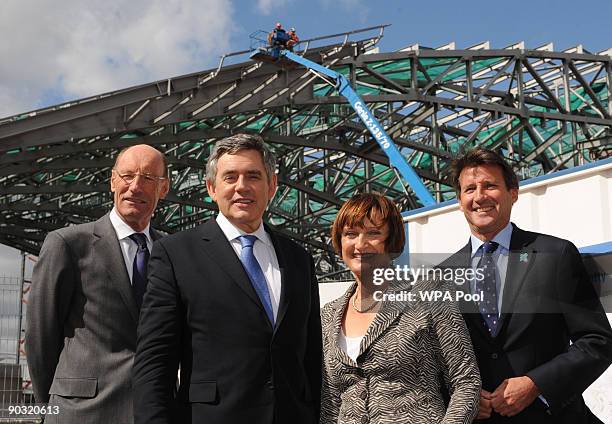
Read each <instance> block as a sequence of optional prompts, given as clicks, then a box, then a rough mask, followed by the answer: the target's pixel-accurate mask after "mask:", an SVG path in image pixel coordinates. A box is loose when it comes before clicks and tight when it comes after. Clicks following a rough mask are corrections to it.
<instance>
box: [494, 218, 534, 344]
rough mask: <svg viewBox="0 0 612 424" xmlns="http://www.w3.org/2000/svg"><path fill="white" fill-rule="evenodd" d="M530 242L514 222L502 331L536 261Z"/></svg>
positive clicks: (501, 322) (505, 287) (502, 313)
mask: <svg viewBox="0 0 612 424" xmlns="http://www.w3.org/2000/svg"><path fill="white" fill-rule="evenodd" d="M529 244H530V242H529V239H528V238H527V237H526V236H525V232H524V231H522V230H521V229H520V228H518V227H516V226H515V225H514V224H513V230H512V238H511V239H510V255H509V256H508V267H507V269H506V281H505V284H504V296H503V298H502V308H501V315H500V332H501V329H503V328H504V325H505V322H506V321H507V320H508V319H509V317H510V316H511V315H512V312H511V311H512V310H513V305H514V302H515V300H516V297H517V296H518V294H519V293H520V291H521V287H522V286H523V283H524V282H525V277H526V276H527V273H528V271H529V270H530V269H531V267H532V265H533V263H534V259H535V256H536V251H535V250H534V249H533V248H530V246H529Z"/></svg>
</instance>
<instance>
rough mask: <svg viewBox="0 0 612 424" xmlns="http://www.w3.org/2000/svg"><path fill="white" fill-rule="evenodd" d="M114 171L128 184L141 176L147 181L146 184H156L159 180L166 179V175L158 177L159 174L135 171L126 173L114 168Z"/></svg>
mask: <svg viewBox="0 0 612 424" xmlns="http://www.w3.org/2000/svg"><path fill="white" fill-rule="evenodd" d="M113 172H115V173H116V174H117V175H118V176H119V178H121V179H122V180H123V181H124V182H125V183H126V184H128V185H130V184H132V183H133V182H134V180H135V179H136V177H138V176H140V177H141V178H142V179H143V181H144V182H145V184H151V185H153V184H156V183H158V182H159V181H163V180H165V179H166V177H158V176H157V175H151V174H140V173H138V172H136V173H134V172H126V173H124V174H120V173H119V172H118V171H116V170H114V169H113Z"/></svg>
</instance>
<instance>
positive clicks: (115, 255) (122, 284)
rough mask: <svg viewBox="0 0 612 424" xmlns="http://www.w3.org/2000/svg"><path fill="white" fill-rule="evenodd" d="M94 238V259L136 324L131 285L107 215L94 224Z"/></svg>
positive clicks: (135, 307)
mask: <svg viewBox="0 0 612 424" xmlns="http://www.w3.org/2000/svg"><path fill="white" fill-rule="evenodd" d="M94 237H95V240H94V242H93V248H94V249H95V255H94V257H95V258H96V260H99V261H100V262H102V263H103V265H102V266H103V267H104V269H105V270H106V273H107V275H108V281H109V282H110V283H111V284H113V285H114V286H115V287H116V288H117V290H118V291H119V293H120V294H121V298H122V299H123V302H124V303H125V306H126V307H127V309H128V311H130V315H131V316H132V318H133V319H134V322H136V323H138V306H137V305H136V301H135V300H134V295H133V293H132V284H131V283H130V278H129V275H128V273H127V269H126V265H125V259H124V258H123V254H122V253H121V246H120V245H119V239H117V233H116V232H115V229H114V228H113V225H112V224H111V221H110V218H109V216H108V214H106V215H104V216H103V217H102V218H100V219H99V220H97V221H96V222H95V223H94Z"/></svg>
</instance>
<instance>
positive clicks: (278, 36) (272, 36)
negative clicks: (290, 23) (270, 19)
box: [268, 22, 289, 48]
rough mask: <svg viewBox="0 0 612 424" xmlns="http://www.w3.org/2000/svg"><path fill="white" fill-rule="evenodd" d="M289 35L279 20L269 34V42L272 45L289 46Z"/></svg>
mask: <svg viewBox="0 0 612 424" xmlns="http://www.w3.org/2000/svg"><path fill="white" fill-rule="evenodd" d="M287 41H289V35H288V34H287V32H286V31H285V30H284V29H283V26H282V25H281V23H280V22H277V23H276V25H275V26H274V29H273V30H272V31H271V32H270V33H269V34H268V44H269V45H270V47H284V48H286V47H287Z"/></svg>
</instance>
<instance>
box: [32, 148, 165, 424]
mask: <svg viewBox="0 0 612 424" xmlns="http://www.w3.org/2000/svg"><path fill="white" fill-rule="evenodd" d="M110 186H111V191H112V192H113V194H114V207H113V209H112V211H111V212H110V213H108V214H106V215H104V216H103V217H102V218H100V219H99V220H97V221H96V222H92V223H87V224H81V225H76V226H72V227H68V228H63V229H60V230H57V231H53V232H52V233H50V234H49V235H48V236H47V238H46V239H45V242H44V244H43V246H42V249H41V252H40V256H39V260H38V263H37V264H36V266H35V268H34V274H33V276H32V293H31V295H30V304H29V306H28V311H27V330H26V353H27V358H28V366H29V368H30V375H31V377H32V385H33V388H34V396H35V398H36V401H37V402H41V403H47V402H48V403H49V405H51V406H57V408H52V410H54V411H57V412H59V414H58V415H50V414H49V415H47V416H46V417H45V423H61V424H70V423H78V424H87V423H113V424H126V423H128V424H129V423H132V422H133V407H132V387H131V374H132V363H133V360H134V353H135V351H136V327H137V323H138V315H139V311H140V305H141V303H142V296H143V295H144V290H145V287H146V265H147V261H148V257H149V251H150V249H151V246H152V243H153V241H154V240H156V239H158V238H159V234H157V233H156V232H155V231H154V230H152V229H151V228H150V225H149V223H150V220H151V216H152V215H153V212H154V211H155V208H156V206H157V202H158V200H159V199H163V198H164V197H165V196H166V194H167V193H168V186H169V181H168V177H167V170H166V162H165V158H164V155H163V154H162V153H161V152H159V151H158V150H156V149H154V148H153V147H150V146H147V145H137V146H132V147H129V148H127V149H125V150H123V151H122V152H120V153H119V155H118V156H117V159H116V162H115V166H114V167H113V170H112V176H111V182H110Z"/></svg>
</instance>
